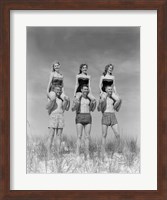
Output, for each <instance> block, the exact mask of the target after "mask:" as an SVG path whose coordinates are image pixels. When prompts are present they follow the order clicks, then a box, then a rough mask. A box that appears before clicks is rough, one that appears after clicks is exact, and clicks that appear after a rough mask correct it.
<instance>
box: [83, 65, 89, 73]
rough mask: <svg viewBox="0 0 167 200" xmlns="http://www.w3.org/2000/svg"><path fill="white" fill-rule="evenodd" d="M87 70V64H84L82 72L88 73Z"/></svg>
mask: <svg viewBox="0 0 167 200" xmlns="http://www.w3.org/2000/svg"><path fill="white" fill-rule="evenodd" d="M87 71H88V67H87V65H83V66H82V68H81V72H82V73H84V74H86V73H87Z"/></svg>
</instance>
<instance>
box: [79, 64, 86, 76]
mask: <svg viewBox="0 0 167 200" xmlns="http://www.w3.org/2000/svg"><path fill="white" fill-rule="evenodd" d="M85 65H86V67H87V69H88V65H87V64H81V65H80V67H79V73H78V74H81V73H82V67H83V66H85Z"/></svg>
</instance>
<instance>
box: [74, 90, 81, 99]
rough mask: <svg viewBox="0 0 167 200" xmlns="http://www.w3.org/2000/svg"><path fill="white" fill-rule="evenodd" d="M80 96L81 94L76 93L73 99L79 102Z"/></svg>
mask: <svg viewBox="0 0 167 200" xmlns="http://www.w3.org/2000/svg"><path fill="white" fill-rule="evenodd" d="M81 95H82V92H77V93H76V95H75V99H77V100H78V101H79V99H80V97H81Z"/></svg>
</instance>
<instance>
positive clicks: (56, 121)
mask: <svg viewBox="0 0 167 200" xmlns="http://www.w3.org/2000/svg"><path fill="white" fill-rule="evenodd" d="M54 92H55V98H53V99H52V100H50V101H49V102H48V103H47V107H46V108H47V110H48V113H49V126H48V128H49V136H48V140H47V145H46V147H47V152H48V157H50V156H51V147H52V143H53V139H54V136H55V134H56V149H57V153H58V155H59V153H60V146H61V137H62V132H63V128H64V111H65V110H66V107H67V106H68V102H67V101H66V100H62V99H61V97H60V95H61V93H62V91H61V88H60V87H59V86H55V88H54Z"/></svg>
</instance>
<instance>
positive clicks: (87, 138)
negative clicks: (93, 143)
mask: <svg viewBox="0 0 167 200" xmlns="http://www.w3.org/2000/svg"><path fill="white" fill-rule="evenodd" d="M91 126H92V125H91V124H87V125H85V126H84V131H85V149H86V155H87V156H89V143H90V131H91Z"/></svg>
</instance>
